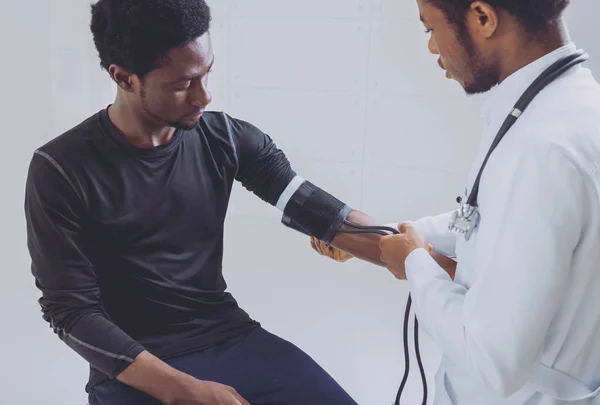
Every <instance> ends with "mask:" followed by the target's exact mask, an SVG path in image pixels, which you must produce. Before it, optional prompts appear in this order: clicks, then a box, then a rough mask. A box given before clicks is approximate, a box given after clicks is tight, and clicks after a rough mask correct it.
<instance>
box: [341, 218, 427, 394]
mask: <svg viewBox="0 0 600 405" xmlns="http://www.w3.org/2000/svg"><path fill="white" fill-rule="evenodd" d="M344 225H347V226H349V227H351V228H354V229H355V230H352V229H340V230H339V231H338V232H340V233H345V234H351V235H356V234H376V235H381V236H388V235H390V234H392V235H399V234H400V231H399V230H397V229H394V228H391V227H388V226H362V225H358V224H355V223H353V222H350V221H348V220H345V221H344ZM411 306H412V298H411V296H410V294H408V301H407V303H406V310H405V312H404V332H403V336H402V341H403V344H404V376H403V377H402V382H401V383H400V388H399V389H398V394H397V395H396V400H395V402H394V404H395V405H400V398H401V397H402V393H403V392H404V388H405V387H406V382H407V381H408V374H409V371H410V353H409V349H408V323H409V321H410V309H411ZM414 342H415V354H416V357H417V364H418V366H419V372H420V374H421V382H422V383H423V402H422V404H423V405H426V404H427V379H426V376H425V368H424V367H423V361H422V360H421V350H420V349H419V322H418V321H417V318H416V317H415V326H414Z"/></svg>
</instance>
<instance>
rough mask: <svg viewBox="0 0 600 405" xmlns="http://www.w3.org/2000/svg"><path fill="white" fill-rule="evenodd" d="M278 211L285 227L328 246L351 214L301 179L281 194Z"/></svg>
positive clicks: (338, 201) (324, 193)
mask: <svg viewBox="0 0 600 405" xmlns="http://www.w3.org/2000/svg"><path fill="white" fill-rule="evenodd" d="M286 194H287V196H286ZM290 194H291V195H290ZM278 208H280V209H281V210H282V211H283V218H282V223H283V224H284V225H286V226H288V227H289V228H292V229H295V230H296V231H299V232H302V233H304V234H305V235H309V236H314V237H315V238H317V239H319V240H321V241H323V242H325V243H331V241H332V240H333V238H334V237H335V235H336V233H337V231H338V230H339V229H340V227H341V226H342V224H343V222H344V220H345V219H346V218H347V217H348V215H350V212H352V208H350V207H349V206H347V205H346V204H344V203H343V202H341V201H340V200H338V199H337V198H335V197H334V196H332V195H331V194H329V193H327V192H325V191H323V190H321V189H320V188H319V187H317V186H315V185H314V184H312V183H310V182H309V181H306V180H304V179H302V178H300V177H296V178H295V179H294V180H292V182H291V183H290V185H289V186H288V188H287V189H286V190H285V191H284V193H283V194H282V196H281V198H280V203H278Z"/></svg>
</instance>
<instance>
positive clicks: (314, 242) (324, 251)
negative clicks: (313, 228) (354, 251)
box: [310, 237, 354, 263]
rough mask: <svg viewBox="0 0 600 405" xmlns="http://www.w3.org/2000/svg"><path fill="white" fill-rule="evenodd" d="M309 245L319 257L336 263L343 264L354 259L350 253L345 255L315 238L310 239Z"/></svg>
mask: <svg viewBox="0 0 600 405" xmlns="http://www.w3.org/2000/svg"><path fill="white" fill-rule="evenodd" d="M310 245H311V246H312V248H313V249H314V250H315V251H316V252H317V253H319V254H320V255H323V256H327V257H329V258H330V259H333V260H335V261H336V262H340V263H344V262H347V261H348V260H350V259H353V258H354V256H352V255H351V254H350V253H346V252H344V251H342V250H339V249H336V248H334V247H332V246H329V245H327V244H326V243H325V242H323V241H320V240H318V239H317V238H315V237H311V238H310Z"/></svg>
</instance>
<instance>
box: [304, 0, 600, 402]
mask: <svg viewBox="0 0 600 405" xmlns="http://www.w3.org/2000/svg"><path fill="white" fill-rule="evenodd" d="M417 3H418V8H419V11H420V17H421V20H422V22H423V24H424V26H425V28H426V30H427V32H428V33H429V35H430V40H429V50H430V51H431V52H432V53H433V54H436V55H439V60H438V63H439V65H440V67H441V68H442V69H444V70H445V71H446V76H447V77H448V78H451V79H454V80H456V81H457V82H458V83H460V84H461V85H462V87H463V88H464V90H465V91H466V93H467V94H475V93H488V95H487V99H486V101H485V103H484V105H483V111H482V112H483V118H484V129H483V136H482V138H481V145H480V148H479V152H478V154H477V156H476V159H475V161H474V162H473V165H472V168H471V171H470V174H469V176H468V179H467V181H466V184H465V188H466V190H465V193H464V195H463V196H461V197H460V198H459V199H458V200H459V202H460V203H461V206H460V208H459V209H458V210H457V211H456V212H450V213H447V214H442V215H439V216H433V217H427V218H423V219H420V220H418V221H415V222H410V223H403V224H400V226H399V229H400V231H401V234H400V235H395V236H387V237H381V238H380V240H379V246H380V248H381V259H382V261H383V262H384V263H385V264H386V266H387V268H388V269H389V270H390V271H391V272H392V273H393V274H394V275H395V276H396V277H397V278H399V279H407V280H408V283H409V287H410V293H411V296H412V299H413V305H414V307H415V312H416V316H417V318H418V320H419V322H420V325H421V327H422V328H423V329H424V330H425V331H426V332H427V333H428V334H429V335H430V336H431V337H432V338H433V339H434V340H435V341H436V343H437V344H438V345H439V347H440V348H441V350H442V352H443V359H442V362H441V365H440V368H439V370H438V373H437V375H436V387H435V400H434V402H435V404H436V405H438V404H439V405H442V404H443V405H451V404H452V405H472V404H477V405H479V404H485V405H558V404H573V405H575V404H576V405H597V404H600V388H599V387H600V86H599V85H598V84H597V82H596V81H595V80H594V78H593V77H592V74H591V72H590V71H589V70H588V69H586V68H584V67H583V66H582V65H581V64H579V63H577V62H575V63H573V64H572V66H571V67H568V68H567V69H565V71H564V72H563V73H561V74H559V75H557V77H556V78H555V79H554V80H550V81H549V84H548V85H547V86H546V87H544V88H543V89H541V91H539V92H537V93H535V92H534V93H535V94H534V95H535V97H533V99H532V101H531V103H530V104H529V105H527V106H526V108H516V109H515V105H516V103H517V101H518V100H519V99H520V98H521V96H522V95H523V94H524V93H526V90H527V89H528V88H529V87H530V85H532V83H533V82H534V81H535V80H536V78H538V77H539V76H540V75H541V74H542V73H543V72H544V71H546V69H548V68H549V67H551V66H552V65H553V64H555V63H561V61H564V59H565V58H567V59H568V58H569V56H570V55H575V56H574V57H573V58H572V59H571V60H579V61H581V59H582V58H581V57H579V58H577V53H576V51H577V49H576V48H575V46H574V45H573V44H572V43H571V41H570V39H569V37H568V33H567V29H566V26H565V23H564V21H563V19H562V14H563V11H564V10H565V8H566V7H567V5H568V0H488V1H471V0H461V1H458V0H417ZM583 59H585V55H584V56H583ZM507 117H509V118H507ZM505 121H506V122H508V123H512V124H513V125H512V126H509V128H508V131H501V127H503V124H505ZM504 129H506V125H504ZM502 132H506V133H505V134H504V136H502ZM499 133H500V134H499ZM494 141H496V142H494ZM496 143H497V146H496ZM494 146H495V148H494ZM488 154H489V158H488V159H486V156H488ZM480 173H481V175H480V176H479V174H480ZM312 243H313V247H314V248H315V249H316V250H317V251H318V252H320V253H321V254H324V255H327V256H329V257H331V258H333V259H335V260H338V261H345V260H348V259H349V258H351V257H352V256H358V257H364V252H361V248H360V247H359V246H345V245H344V244H342V243H340V244H336V241H335V240H334V241H333V243H332V246H326V245H324V244H323V243H322V242H319V241H316V240H314V239H313V240H312ZM427 243H429V244H431V245H432V246H433V249H434V250H435V251H436V252H437V253H440V254H443V255H445V256H447V257H449V258H453V259H456V261H457V269H456V273H455V274H454V277H453V275H452V273H450V274H449V273H448V272H447V271H444V270H442V268H441V267H440V266H439V265H438V264H437V263H436V261H434V260H433V259H432V257H431V255H430V254H428V252H427V250H426V244H427Z"/></svg>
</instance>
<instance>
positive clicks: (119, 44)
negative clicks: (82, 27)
mask: <svg viewBox="0 0 600 405" xmlns="http://www.w3.org/2000/svg"><path fill="white" fill-rule="evenodd" d="M210 21H211V15H210V8H209V7H208V5H207V4H206V2H205V1H204V0H99V1H98V2H96V3H95V4H93V5H92V21H91V30H92V35H93V37H94V43H95V44H96V49H97V50H98V54H99V56H100V64H101V65H102V67H103V68H104V69H106V70H108V68H109V66H110V65H113V64H115V65H118V66H121V67H122V68H125V69H127V70H128V71H129V72H130V73H132V74H135V75H137V76H139V77H141V78H143V77H144V76H146V75H147V74H148V73H150V72H151V71H152V70H154V69H156V68H157V67H158V66H159V65H160V63H161V61H162V60H164V58H165V56H166V55H167V53H168V52H169V51H170V50H172V49H174V48H177V47H179V46H181V45H184V44H186V43H188V42H190V41H192V40H194V39H196V38H198V37H200V36H202V35H204V34H206V33H207V32H208V31H209V28H210Z"/></svg>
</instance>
